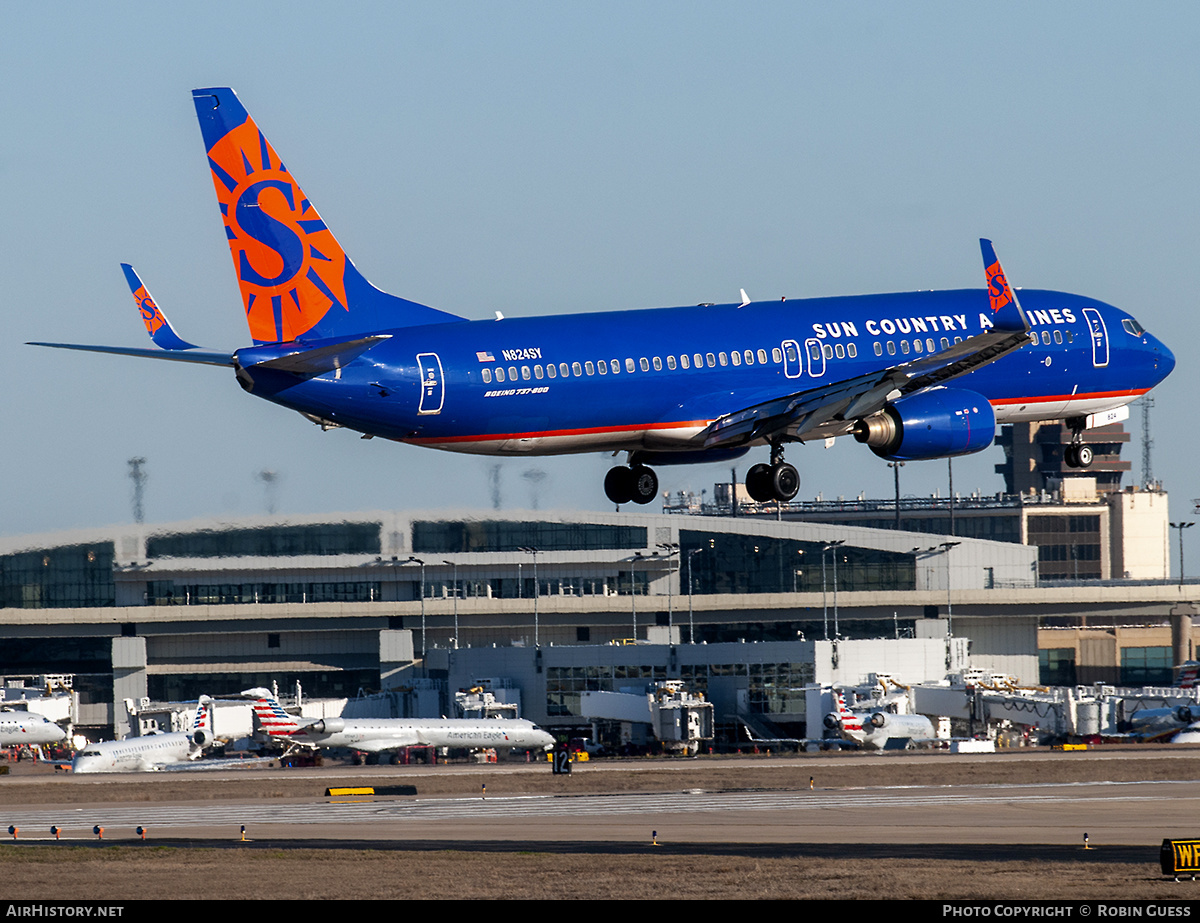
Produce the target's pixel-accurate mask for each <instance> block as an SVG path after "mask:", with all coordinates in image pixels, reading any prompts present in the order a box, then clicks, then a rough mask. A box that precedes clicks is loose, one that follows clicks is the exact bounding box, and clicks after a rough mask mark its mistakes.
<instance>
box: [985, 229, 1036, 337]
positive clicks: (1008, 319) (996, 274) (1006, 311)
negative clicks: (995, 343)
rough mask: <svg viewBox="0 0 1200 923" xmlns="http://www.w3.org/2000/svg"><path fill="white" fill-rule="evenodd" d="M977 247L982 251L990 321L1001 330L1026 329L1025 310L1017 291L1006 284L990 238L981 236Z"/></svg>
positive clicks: (1006, 280) (1005, 278)
mask: <svg viewBox="0 0 1200 923" xmlns="http://www.w3.org/2000/svg"><path fill="white" fill-rule="evenodd" d="M979 249H980V250H981V251H982V252H983V271H984V272H985V273H986V274H987V284H988V301H989V302H990V304H991V308H992V322H993V323H994V324H995V326H996V327H998V328H1000V329H1001V330H1028V329H1029V321H1028V320H1026V319H1025V312H1024V311H1023V310H1022V309H1021V303H1020V302H1019V301H1017V293H1016V292H1014V291H1013V290H1012V286H1010V285H1009V284H1008V277H1007V276H1006V275H1005V274H1004V267H1002V266H1001V265H1000V260H999V258H998V257H997V256H996V248H995V247H993V246H992V242H991V241H990V240H987V239H985V238H982V237H981V238H980V239H979Z"/></svg>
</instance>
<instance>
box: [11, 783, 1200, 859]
mask: <svg viewBox="0 0 1200 923" xmlns="http://www.w3.org/2000/svg"><path fill="white" fill-rule="evenodd" d="M1198 809H1200V784H1198V783H1195V782H1100V783H1096V782H1088V783H1077V784H1054V785H1038V784H1015V785H1007V784H1006V785H979V786H954V787H949V786H940V785H931V786H908V787H903V788H893V787H876V788H864V789H852V790H847V789H838V790H822V789H818V790H816V791H808V790H807V789H806V790H802V791H725V792H722V791H703V790H691V791H681V792H673V793H660V794H609V795H525V796H515V797H489V798H486V799H484V798H481V797H478V796H476V797H444V798H426V797H384V798H372V799H332V798H331V799H305V800H298V799H291V800H285V799H278V800H276V799H270V800H262V799H259V800H254V801H249V800H247V801H236V800H235V801H215V802H213V801H210V802H187V803H176V804H170V803H138V804H131V803H128V802H124V803H110V804H82V805H61V806H56V807H40V808H20V807H13V808H0V829H6V828H7V827H8V826H9V825H15V826H17V827H19V828H20V831H21V832H20V838H21V840H22V841H30V840H45V839H48V838H49V836H50V834H49V830H50V827H51V826H52V825H57V826H58V827H60V828H62V837H63V838H64V839H68V840H94V836H93V834H92V832H91V831H92V828H93V826H95V825H100V826H103V827H104V828H105V829H106V834H105V836H106V839H107V840H109V841H113V840H128V839H131V838H133V836H134V834H133V829H134V828H135V827H137V826H139V825H141V826H143V827H145V828H146V829H147V831H148V834H147V838H148V839H151V840H163V839H172V840H174V839H179V838H183V839H187V840H192V841H195V840H212V841H214V842H220V841H225V842H228V841H231V840H236V839H238V837H239V835H240V833H239V831H240V827H241V826H242V825H245V826H246V828H247V831H248V833H247V835H248V836H250V837H252V838H254V839H258V840H271V841H276V842H284V841H296V842H297V844H298V843H299V842H300V841H305V842H308V843H311V842H312V841H314V840H322V841H371V842H372V843H373V844H378V843H379V842H380V841H384V840H395V841H406V842H412V841H421V842H425V843H434V844H442V845H449V844H450V843H458V842H462V843H474V844H484V843H495V844H497V845H499V844H501V843H517V842H531V841H536V842H538V843H556V842H557V843H562V844H564V845H565V844H566V843H578V842H580V841H586V842H590V843H609V844H612V845H614V846H616V845H617V844H621V843H626V844H633V843H648V842H649V840H650V837H651V833H652V831H657V833H658V837H659V839H660V841H661V842H664V843H690V844H697V845H699V844H712V845H716V844H729V843H743V844H750V843H753V844H777V845H779V846H784V845H785V844H798V843H808V844H813V843H828V844H860V845H863V846H871V845H876V846H877V845H881V844H904V843H911V844H915V843H921V844H964V845H968V844H976V845H979V846H983V845H988V844H990V845H997V846H1015V845H1018V844H1039V845H1044V846H1062V847H1068V846H1069V847H1079V846H1081V845H1082V843H1083V837H1084V834H1085V833H1086V834H1087V835H1088V836H1089V839H1090V842H1091V844H1092V845H1093V846H1096V847H1101V848H1102V847H1103V846H1105V845H1112V844H1138V845H1139V846H1157V844H1158V843H1159V842H1160V841H1161V840H1162V839H1163V838H1164V837H1185V836H1186V837H1192V836H1196V835H1198V834H1200V829H1198V828H1200V810H1198Z"/></svg>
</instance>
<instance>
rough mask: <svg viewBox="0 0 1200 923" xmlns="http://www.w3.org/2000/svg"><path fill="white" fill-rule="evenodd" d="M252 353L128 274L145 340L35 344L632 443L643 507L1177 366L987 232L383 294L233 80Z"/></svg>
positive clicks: (405, 434)
mask: <svg viewBox="0 0 1200 923" xmlns="http://www.w3.org/2000/svg"><path fill="white" fill-rule="evenodd" d="M193 101H194V103H195V107H196V114H197V116H198V117H199V120H200V130H201V134H202V135H203V138H204V146H205V149H206V151H207V153H208V166H209V170H210V172H211V174H212V179H213V185H214V187H215V189H216V193H217V200H218V203H219V205H220V210H221V216H222V221H223V222H224V225H225V234H226V237H227V239H228V241H229V247H230V252H231V253H232V256H233V263H234V268H235V270H236V273H237V277H238V282H239V285H240V288H241V295H242V307H243V309H244V311H245V314H246V321H247V323H248V324H249V327H250V335H251V337H252V339H253V341H254V345H253V346H249V347H244V348H242V349H238V350H235V351H232V352H213V351H209V350H203V349H198V348H196V347H195V346H193V345H192V344H191V343H188V342H187V341H185V340H183V339H182V338H180V337H179V336H178V334H176V333H175V331H174V330H173V329H172V328H171V325H170V324H169V323H168V322H167V320H166V317H165V316H164V315H163V313H162V311H161V310H160V309H159V308H158V306H157V305H156V304H155V303H154V300H153V299H152V298H151V297H150V295H149V293H148V292H147V291H146V288H145V286H144V285H142V283H141V281H140V280H139V279H138V277H137V275H136V274H135V273H134V272H133V270H132V268H131V267H129V266H126V267H125V272H126V277H127V279H128V281H129V284H130V288H131V289H132V290H133V292H134V298H135V301H136V302H137V304H138V307H139V309H140V310H141V312H142V317H143V320H144V321H145V324H146V329H147V331H148V332H149V334H150V337H151V339H152V340H153V341H154V344H155V347H156V348H153V349H138V348H125V347H105V346H83V345H73V344H64V343H39V344H36V345H41V346H60V347H65V348H69V349H86V350H93V351H99V352H111V353H120V354H125V355H134V356H149V357H154V358H160V359H173V360H176V361H183V362H199V363H206V364H210V365H219V366H226V367H230V368H232V369H233V370H234V372H235V374H236V377H237V380H238V382H239V384H241V386H242V387H243V388H244V389H245V390H246V391H248V392H250V393H251V394H253V395H255V396H257V397H262V398H265V399H266V400H269V401H273V402H274V403H277V404H280V405H282V406H284V407H289V408H292V409H294V410H297V411H299V412H300V413H301V414H303V415H304V416H305V417H307V418H308V419H309V420H311V421H313V422H314V423H317V424H319V425H321V426H322V427H326V428H328V427H348V428H350V429H353V430H357V431H359V432H361V433H363V434H364V435H366V436H382V437H385V438H388V439H394V440H396V441H398V442H407V443H412V444H414V445H423V446H429V447H431V448H438V449H445V450H449V451H455V452H470V453H477V454H486V455H515V456H521V455H550V454H563V453H571V452H590V451H607V452H613V453H614V454H615V453H618V452H627V453H628V460H629V464H628V465H620V466H617V467H614V468H612V469H611V470H610V471H609V473H608V475H607V477H606V479H605V491H606V493H607V495H608V497H609V499H611V500H612V501H614V502H615V503H625V502H628V501H634V502H637V503H649V502H651V501H652V500H653V499H654V498H655V496H657V493H658V479H657V477H656V475H655V473H654V470H653V467H652V466H654V465H667V464H688V463H699V462H709V461H724V460H728V459H731V458H736V457H739V456H741V455H744V454H745V453H746V452H748V451H749V450H750V449H751V448H752V447H755V446H769V450H770V456H769V463H768V464H763V463H759V464H756V465H754V466H752V467H751V468H750V469H749V471H748V473H747V476H746V487H747V490H748V491H749V493H750V495H751V496H752V497H753V498H754V499H755V500H759V501H769V500H790V499H791V498H793V497H794V496H795V495H796V492H797V491H798V490H799V486H800V478H799V475H798V474H797V472H796V469H795V468H794V467H792V466H791V465H789V464H787V463H786V462H785V461H784V460H783V454H784V447H785V446H786V445H787V444H788V443H792V442H807V441H811V440H813V439H828V438H832V437H837V436H844V435H851V434H852V435H853V436H854V437H855V438H856V439H857V440H858V441H860V442H864V443H866V444H867V445H868V446H869V447H870V448H871V449H872V451H874V452H875V454H876V455H879V456H880V457H882V458H886V459H895V460H898V459H923V458H941V457H946V456H953V455H961V454H965V453H970V452H977V451H979V450H981V449H984V448H986V447H987V446H989V445H991V443H992V440H993V437H994V435H995V429H996V425H997V423H1001V422H1010V421H1035V420H1064V421H1065V422H1066V423H1067V425H1068V426H1069V427H1070V429H1071V431H1072V433H1073V439H1072V443H1071V445H1070V447H1069V448H1068V450H1067V462H1068V464H1069V465H1072V466H1074V467H1083V468H1086V467H1087V466H1088V465H1089V464H1090V463H1091V449H1090V448H1089V447H1088V446H1087V445H1086V444H1085V443H1084V442H1083V439H1082V433H1083V431H1084V430H1085V429H1087V428H1088V427H1090V426H1092V425H1098V424H1101V423H1108V422H1113V421H1115V420H1117V419H1122V418H1123V415H1124V414H1127V413H1128V411H1127V410H1124V408H1125V405H1127V404H1128V403H1129V402H1130V401H1132V400H1134V399H1135V398H1137V397H1138V396H1140V395H1142V394H1144V393H1146V392H1147V391H1149V390H1150V389H1151V388H1152V387H1154V386H1155V385H1156V384H1158V382H1160V381H1162V380H1163V379H1164V378H1165V377H1166V376H1167V375H1168V374H1169V373H1170V371H1171V369H1172V368H1173V367H1174V364H1175V359H1174V357H1173V356H1172V355H1171V353H1170V351H1169V350H1168V349H1167V348H1166V347H1165V346H1164V345H1163V344H1162V343H1160V342H1159V341H1158V340H1157V339H1155V338H1154V337H1153V336H1151V335H1150V334H1149V333H1147V332H1146V331H1145V330H1144V329H1142V326H1141V325H1140V324H1139V323H1138V322H1137V321H1136V320H1135V319H1134V318H1133V317H1132V316H1131V315H1129V314H1128V313H1126V312H1125V311H1122V310H1120V309H1119V308H1115V307H1113V306H1112V305H1108V304H1105V303H1103V302H1100V301H1096V300H1095V299H1092V298H1086V297H1083V296H1081V295H1071V294H1066V293H1063V292H1051V291H1037V290H1024V291H1022V292H1021V293H1020V302H1018V299H1017V294H1016V292H1015V291H1014V290H1013V288H1012V287H1011V286H1010V285H1009V283H1008V281H1007V280H1006V278H1005V275H1004V272H1003V270H1002V269H1001V267H1000V263H999V261H998V260H997V259H996V254H995V252H994V250H993V248H992V245H991V243H990V242H989V241H986V240H985V241H981V246H982V251H983V262H984V268H985V273H986V278H987V288H986V290H984V289H973V290H958V291H923V292H904V293H898V294H890V295H859V296H851V297H840V298H814V299H803V300H796V301H788V300H783V301H774V302H752V301H750V299H749V298H747V297H746V296H745V292H743V293H742V298H741V301H740V303H737V304H703V305H697V306H694V307H681V308H660V309H653V310H641V311H618V312H604V313H594V314H571V315H558V316H549V317H528V318H503V317H502V316H501V315H500V313H499V312H496V318H495V320H476V321H470V320H467V319H466V318H464V317H459V316H456V315H454V314H449V313H446V312H445V311H440V310H437V309H435V308H431V307H427V306H425V305H421V304H417V303H415V302H412V301H407V300H405V299H403V298H397V297H395V296H393V295H389V294H386V293H385V292H382V291H380V290H379V289H377V288H375V287H374V286H372V285H371V284H370V283H369V282H368V281H367V280H366V279H365V278H364V277H363V276H362V274H361V273H359V271H358V270H357V269H356V268H355V266H354V264H353V263H352V262H351V261H350V259H349V257H347V255H346V253H345V252H344V251H343V250H342V248H341V246H340V245H339V244H338V242H337V241H336V240H335V239H334V237H333V234H332V233H331V232H330V230H329V228H328V227H326V225H325V222H324V221H323V220H322V219H321V216H320V215H319V214H318V213H317V211H316V209H315V208H314V207H313V205H312V203H311V202H310V201H309V199H308V197H307V196H305V194H304V193H303V191H301V189H300V187H299V185H298V184H297V183H296V181H295V179H293V177H292V175H291V173H289V172H288V170H287V168H286V167H285V166H284V164H283V161H282V160H281V159H280V157H279V155H278V154H277V153H276V152H275V149H274V148H273V147H272V146H271V144H270V143H269V142H268V141H267V139H266V137H265V136H264V135H263V134H262V132H261V131H260V130H259V128H258V125H257V124H255V122H254V120H253V119H252V118H251V117H250V115H249V114H248V113H247V111H246V109H245V108H244V107H243V106H242V104H241V102H240V101H239V100H238V98H237V96H236V95H235V94H234V92H233V90H231V89H229V88H226V87H220V88H211V89H203V90H194V91H193Z"/></svg>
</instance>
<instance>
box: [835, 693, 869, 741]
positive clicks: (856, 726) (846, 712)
mask: <svg viewBox="0 0 1200 923" xmlns="http://www.w3.org/2000/svg"><path fill="white" fill-rule="evenodd" d="M833 700H834V702H836V703H837V713H838V718H839V719H840V720H841V722H842V730H843V731H861V730H862V729H863V721H862V716H861V715H856V714H854V712H852V711H851V710H850V709H849V708H847V707H846V697H845V696H844V695H843V694H842V692H841V690H840V689H835V690H833Z"/></svg>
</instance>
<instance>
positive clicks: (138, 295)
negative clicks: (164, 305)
mask: <svg viewBox="0 0 1200 923" xmlns="http://www.w3.org/2000/svg"><path fill="white" fill-rule="evenodd" d="M121 269H122V270H124V272H125V281H126V282H128V283H129V291H131V292H132V293H133V301H134V303H135V304H136V305H137V306H138V310H139V311H140V312H141V314H142V323H143V324H145V325H146V332H147V333H148V334H150V339H152V340H153V341H154V345H155V346H158V347H160V348H162V349H195V348H196V346H195V344H193V343H189V342H188V341H187V340H185V339H183V338H182V337H180V336H179V334H177V333H176V332H175V330H174V329H173V328H172V327H171V322H170V321H168V320H167V316H166V315H165V314H163V312H162V311H161V310H160V309H159V307H158V305H157V304H156V303H155V301H154V299H153V298H151V297H150V293H149V292H148V291H147V290H146V286H145V284H144V283H143V282H142V280H141V279H140V278H138V274H137V273H136V272H134V271H133V267H132V266H130V265H129V264H128V263H122V264H121Z"/></svg>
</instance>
